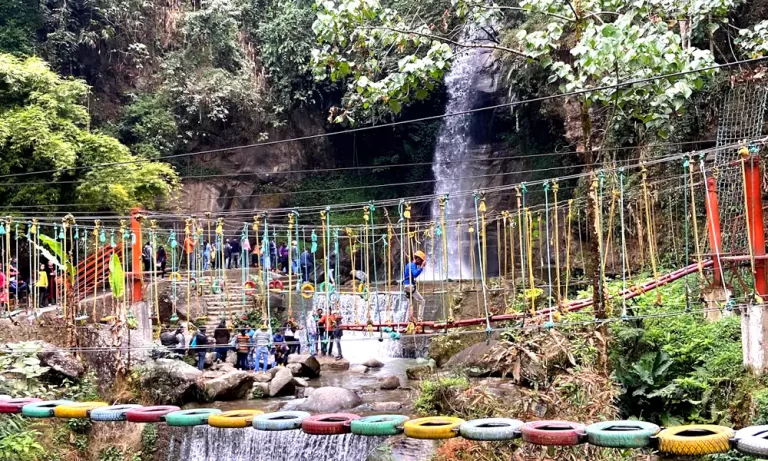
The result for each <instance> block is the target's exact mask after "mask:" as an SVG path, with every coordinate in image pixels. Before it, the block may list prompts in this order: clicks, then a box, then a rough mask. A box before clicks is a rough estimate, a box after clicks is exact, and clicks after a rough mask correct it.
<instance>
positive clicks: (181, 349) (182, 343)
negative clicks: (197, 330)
mask: <svg viewBox="0 0 768 461" xmlns="http://www.w3.org/2000/svg"><path fill="white" fill-rule="evenodd" d="M175 337H176V348H175V349H174V350H173V352H175V353H177V354H179V358H183V357H184V353H185V352H186V351H187V343H186V340H185V339H184V333H183V332H182V331H181V327H178V328H177V329H176V333H175Z"/></svg>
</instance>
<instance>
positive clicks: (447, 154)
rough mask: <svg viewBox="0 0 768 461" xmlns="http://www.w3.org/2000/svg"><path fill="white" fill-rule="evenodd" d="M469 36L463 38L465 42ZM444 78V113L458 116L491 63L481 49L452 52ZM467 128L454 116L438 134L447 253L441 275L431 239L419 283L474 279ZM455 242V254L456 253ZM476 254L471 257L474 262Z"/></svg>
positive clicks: (471, 102) (468, 119) (436, 209)
mask: <svg viewBox="0 0 768 461" xmlns="http://www.w3.org/2000/svg"><path fill="white" fill-rule="evenodd" d="M473 34H474V33H473V32H472V31H470V32H468V33H465V36H466V37H468V38H470V37H472V35H473ZM457 53H459V54H458V56H457V57H456V58H455V59H454V61H453V65H452V67H451V70H450V72H449V73H448V75H447V76H446V77H445V86H446V90H447V93H448V102H447V104H446V107H445V113H447V114H452V113H461V112H464V111H467V110H471V109H473V108H475V106H476V105H477V103H478V101H479V99H480V98H479V96H480V93H481V92H480V91H479V89H478V83H479V81H480V80H481V79H484V76H483V75H482V70H483V67H484V65H485V64H486V63H487V62H488V61H489V60H490V59H492V56H491V50H489V49H485V48H467V49H463V50H460V51H457ZM472 126H473V115H472V114H467V115H458V116H453V117H446V118H444V119H443V122H442V126H441V127H440V130H439V131H438V135H437V145H436V147H435V153H434V159H433V165H432V171H433V173H434V175H435V181H436V182H435V194H436V195H438V196H447V198H448V201H447V204H446V209H445V215H446V216H445V218H446V222H445V227H446V228H447V229H446V230H443V232H446V234H445V235H446V248H447V250H448V258H447V261H448V264H447V266H448V267H447V274H446V270H445V259H444V258H443V242H442V241H441V239H438V238H435V243H434V248H431V246H430V247H428V248H426V249H423V250H425V251H426V252H427V255H428V263H427V268H426V269H425V273H424V274H423V275H422V276H421V278H422V279H424V280H443V279H446V278H449V279H459V278H463V279H470V278H479V276H480V274H479V273H478V272H477V264H475V273H474V274H473V273H472V261H471V260H470V251H469V246H470V245H472V244H476V242H473V241H471V236H470V234H469V232H467V226H466V222H467V219H472V220H473V221H474V216H475V204H474V200H473V197H472V190H473V189H475V188H476V187H477V186H478V181H477V180H476V179H477V178H473V176H475V175H474V171H475V168H474V167H475V165H473V162H471V160H472V147H473V145H472ZM441 218H442V214H441V209H440V203H439V202H438V201H437V200H435V202H434V203H433V205H432V219H433V220H434V221H435V222H436V224H438V225H439V224H440V221H441ZM459 219H461V221H462V227H461V231H460V232H458V234H457V225H456V223H457V220H459ZM459 239H460V240H461V244H460V246H461V251H459ZM477 254H478V252H477V251H475V258H477Z"/></svg>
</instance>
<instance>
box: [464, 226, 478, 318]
mask: <svg viewBox="0 0 768 461" xmlns="http://www.w3.org/2000/svg"><path fill="white" fill-rule="evenodd" d="M467 232H468V233H469V259H470V260H471V261H472V289H473V290H474V291H475V301H476V303H477V315H478V316H480V315H482V312H481V311H480V292H479V291H477V289H476V288H475V243H474V240H475V225H474V224H473V223H472V221H471V220H467ZM478 238H480V237H478ZM477 252H478V257H479V253H480V248H479V247H478V249H477ZM479 265H480V264H479V263H478V266H479Z"/></svg>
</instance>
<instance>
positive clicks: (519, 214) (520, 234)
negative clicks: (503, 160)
mask: <svg viewBox="0 0 768 461" xmlns="http://www.w3.org/2000/svg"><path fill="white" fill-rule="evenodd" d="M515 192H516V195H517V227H518V231H517V235H518V237H519V240H520V272H521V273H523V306H525V304H526V303H525V271H526V268H525V266H524V264H525V253H524V251H525V246H524V245H523V234H524V233H525V232H523V230H524V229H526V228H525V227H523V226H527V224H525V222H526V221H527V220H526V218H525V215H524V214H523V210H522V209H521V206H522V205H521V197H522V195H521V192H520V188H519V187H515ZM526 241H527V239H526Z"/></svg>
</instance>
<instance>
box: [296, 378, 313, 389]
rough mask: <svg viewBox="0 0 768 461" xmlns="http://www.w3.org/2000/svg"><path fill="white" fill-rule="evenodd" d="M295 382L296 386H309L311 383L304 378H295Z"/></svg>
mask: <svg viewBox="0 0 768 461" xmlns="http://www.w3.org/2000/svg"><path fill="white" fill-rule="evenodd" d="M293 384H294V385H296V387H309V383H308V382H307V380H306V379H304V378H293Z"/></svg>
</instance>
